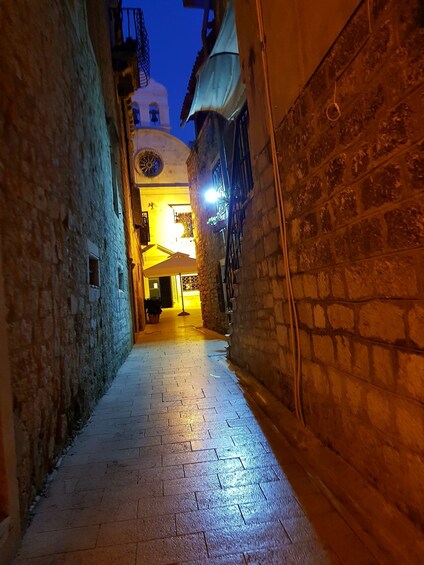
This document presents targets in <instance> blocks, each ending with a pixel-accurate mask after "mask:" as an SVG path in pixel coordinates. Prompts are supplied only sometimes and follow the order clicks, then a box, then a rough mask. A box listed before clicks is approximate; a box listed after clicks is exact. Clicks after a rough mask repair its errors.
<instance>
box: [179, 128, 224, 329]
mask: <svg viewBox="0 0 424 565" xmlns="http://www.w3.org/2000/svg"><path fill="white" fill-rule="evenodd" d="M219 135H220V131H219V129H218V126H217V122H216V121H215V120H214V119H213V118H207V119H206V122H205V124H204V125H203V127H202V130H201V132H200V134H199V136H198V138H197V140H196V143H195V144H194V146H193V147H192V150H191V152H190V156H189V158H188V161H187V167H188V177H189V182H190V202H191V206H192V209H193V225H194V235H195V243H196V259H197V267H198V272H199V291H200V300H201V308H202V319H203V324H204V326H205V327H206V328H209V329H210V330H213V331H216V332H218V333H221V334H225V333H226V331H227V319H226V318H227V316H226V313H225V309H224V308H225V305H223V287H222V283H221V281H220V278H219V274H218V269H220V268H221V267H220V264H221V263H220V262H221V261H224V260H225V244H226V237H227V230H226V229H225V228H221V229H219V226H213V225H209V224H208V223H207V222H208V219H209V218H211V217H212V216H215V214H216V205H215V204H208V203H207V202H206V201H205V192H206V190H207V189H209V188H211V187H212V186H213V184H212V170H213V167H214V166H215V165H216V163H217V161H218V160H219V159H220V149H219ZM220 295H221V296H220Z"/></svg>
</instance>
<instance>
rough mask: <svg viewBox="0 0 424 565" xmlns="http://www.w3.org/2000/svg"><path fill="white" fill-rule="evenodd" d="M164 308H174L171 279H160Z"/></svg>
mask: <svg viewBox="0 0 424 565" xmlns="http://www.w3.org/2000/svg"><path fill="white" fill-rule="evenodd" d="M159 286H160V297H161V299H162V308H172V288H171V277H159Z"/></svg>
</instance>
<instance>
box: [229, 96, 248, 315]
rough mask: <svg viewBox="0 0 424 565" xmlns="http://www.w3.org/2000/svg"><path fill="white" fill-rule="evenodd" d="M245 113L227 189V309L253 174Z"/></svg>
mask: <svg viewBox="0 0 424 565" xmlns="http://www.w3.org/2000/svg"><path fill="white" fill-rule="evenodd" d="M248 123H249V114H248V111H247V107H245V108H244V109H243V110H242V112H241V114H240V116H239V117H238V119H237V125H236V134H235V144H234V160H233V168H232V178H231V193H230V203H229V209H228V233H227V251H226V257H225V286H226V292H227V304H228V305H229V307H230V309H231V300H232V299H233V298H234V290H235V288H234V285H235V284H236V282H237V281H236V277H237V271H238V269H240V266H241V265H240V257H241V247H242V240H243V222H244V216H245V204H246V202H247V198H248V196H249V194H250V192H251V191H252V189H253V177H252V169H251V163H250V153H249V138H248V133H247V131H248Z"/></svg>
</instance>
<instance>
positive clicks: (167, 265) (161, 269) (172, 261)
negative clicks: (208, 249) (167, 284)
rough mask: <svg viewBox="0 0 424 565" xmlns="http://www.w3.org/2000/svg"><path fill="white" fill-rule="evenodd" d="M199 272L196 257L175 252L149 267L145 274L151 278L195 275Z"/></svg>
mask: <svg viewBox="0 0 424 565" xmlns="http://www.w3.org/2000/svg"><path fill="white" fill-rule="evenodd" d="M196 273H197V263H196V259H193V258H192V257H190V256H189V255H187V253H174V255H172V256H171V257H170V258H169V259H165V261H161V262H160V263H158V264H157V265H153V267H149V268H148V269H146V270H145V271H143V274H144V276H145V277H147V278H150V279H153V278H154V279H156V278H158V277H172V276H174V275H194V274H196Z"/></svg>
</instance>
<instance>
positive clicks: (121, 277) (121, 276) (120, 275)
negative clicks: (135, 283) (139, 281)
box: [118, 265, 124, 291]
mask: <svg viewBox="0 0 424 565" xmlns="http://www.w3.org/2000/svg"><path fill="white" fill-rule="evenodd" d="M118 289H119V290H122V291H123V290H124V270H123V268H122V267H121V265H119V267H118Z"/></svg>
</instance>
